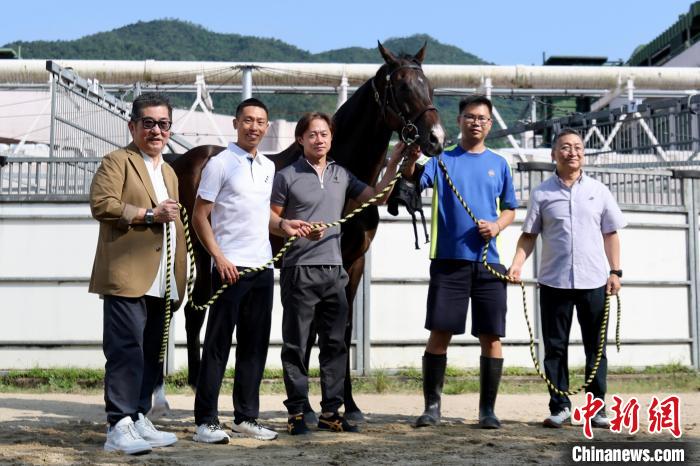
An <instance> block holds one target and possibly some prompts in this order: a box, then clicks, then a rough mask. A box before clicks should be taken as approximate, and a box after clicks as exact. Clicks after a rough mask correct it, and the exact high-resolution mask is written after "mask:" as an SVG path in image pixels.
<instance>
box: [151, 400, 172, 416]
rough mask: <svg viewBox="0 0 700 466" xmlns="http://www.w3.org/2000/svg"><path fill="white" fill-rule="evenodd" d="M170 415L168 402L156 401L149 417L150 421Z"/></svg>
mask: <svg viewBox="0 0 700 466" xmlns="http://www.w3.org/2000/svg"><path fill="white" fill-rule="evenodd" d="M168 414H170V405H169V404H168V402H167V401H166V400H154V402H153V406H152V407H151V410H150V411H148V414H147V416H148V417H149V418H150V419H159V418H161V417H164V416H167V415H168Z"/></svg>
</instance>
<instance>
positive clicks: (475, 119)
mask: <svg viewBox="0 0 700 466" xmlns="http://www.w3.org/2000/svg"><path fill="white" fill-rule="evenodd" d="M462 118H463V119H464V122H465V123H466V124H468V125H471V124H472V123H477V124H478V125H479V126H484V125H485V124H486V123H488V122H489V121H491V118H489V117H485V116H483V115H470V114H467V115H462Z"/></svg>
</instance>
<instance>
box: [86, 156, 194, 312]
mask: <svg viewBox="0 0 700 466" xmlns="http://www.w3.org/2000/svg"><path fill="white" fill-rule="evenodd" d="M163 179H164V180H165V186H166V188H167V190H168V195H169V196H170V198H171V199H175V200H178V190H177V177H176V176H175V172H174V171H173V169H172V167H171V166H170V165H168V164H167V163H165V164H163ZM156 205H158V203H157V198H156V194H155V190H154V189H153V184H152V183H151V178H150V176H149V175H148V171H147V169H146V165H145V163H144V160H143V157H142V156H141V152H140V151H139V149H138V147H136V145H135V144H134V143H133V142H132V143H131V144H129V146H127V147H125V148H123V149H119V150H116V151H114V152H111V153H109V154H107V155H106V156H105V157H104V158H103V159H102V163H101V164H100V167H99V168H98V169H97V172H96V173H95V176H94V178H93V179H92V185H91V186H90V209H91V211H92V216H93V217H95V219H96V220H98V221H99V222H100V234H99V237H98V240H97V251H96V252H95V262H94V264H93V267H92V277H91V278H90V288H89V291H90V292H91V293H98V294H101V295H115V296H123V297H127V298H137V297H141V296H143V295H144V294H145V293H146V291H148V289H149V288H150V287H151V284H152V283H153V280H154V279H155V277H156V274H157V273H158V267H159V266H160V256H161V252H162V251H161V249H162V248H163V234H164V233H163V224H162V223H155V224H153V225H144V224H136V225H131V221H132V219H133V218H134V217H135V216H136V215H137V214H138V211H139V209H140V208H149V207H150V208H153V207H156ZM175 226H176V231H177V248H176V251H175V264H174V265H175V268H174V273H175V280H176V282H177V293H178V296H180V298H181V299H182V297H183V296H184V293H185V276H186V264H187V259H186V250H187V247H186V244H185V237H184V229H183V225H182V222H181V221H180V219H179V218H178V219H177V221H176V222H175Z"/></svg>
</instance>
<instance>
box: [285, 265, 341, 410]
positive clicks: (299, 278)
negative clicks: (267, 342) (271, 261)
mask: <svg viewBox="0 0 700 466" xmlns="http://www.w3.org/2000/svg"><path fill="white" fill-rule="evenodd" d="M347 283H348V275H347V273H346V272H345V270H344V269H343V267H342V266H340V265H337V266H328V265H325V266H314V265H301V266H294V267H284V268H282V271H281V274H280V287H281V294H282V306H283V307H284V314H283V316H282V340H283V344H282V369H283V371H284V386H285V388H286V389H287V400H286V401H285V402H284V405H285V406H286V407H287V411H288V412H289V414H298V413H301V412H303V410H304V403H305V401H306V399H307V397H308V392H309V368H308V367H306V364H305V362H304V361H305V354H306V344H307V341H308V339H309V333H310V330H311V325H312V323H313V325H314V328H315V329H316V332H317V333H318V347H319V350H320V353H319V356H318V359H319V364H320V366H321V409H322V410H323V411H324V412H335V411H337V410H338V409H339V408H340V407H341V406H342V404H343V387H344V384H345V377H346V368H345V364H346V359H347V352H348V350H347V347H346V346H345V327H346V325H347V320H348V302H347V298H346V296H345V286H346V285H347Z"/></svg>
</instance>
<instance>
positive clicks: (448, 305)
mask: <svg viewBox="0 0 700 466" xmlns="http://www.w3.org/2000/svg"><path fill="white" fill-rule="evenodd" d="M491 112H492V106H491V101H490V100H489V99H487V98H486V97H484V96H479V95H477V96H470V97H467V98H465V99H463V100H462V101H461V102H460V103H459V116H458V117H457V122H458V124H459V127H460V130H461V132H462V136H461V140H460V143H459V145H458V146H456V147H455V148H453V149H451V150H448V151H446V152H444V153H443V154H441V155H440V157H439V158H438V157H433V158H432V159H430V161H429V162H428V163H426V164H425V166H424V167H423V169H422V170H420V168H419V167H416V165H415V164H414V163H413V164H412V163H409V164H407V166H406V168H405V169H404V172H403V173H404V176H406V177H407V178H409V179H410V178H413V179H414V180H417V181H418V180H420V189H421V190H423V189H425V188H433V208H432V238H433V240H432V244H431V251H430V258H431V264H430V286H429V289H428V303H427V313H426V319H425V328H426V329H428V330H430V338H429V339H428V343H427V345H426V348H425V354H424V355H423V395H424V397H425V411H424V412H423V414H422V415H421V416H420V417H418V419H417V421H416V427H424V426H433V425H436V424H438V423H439V422H440V396H441V392H442V387H443V383H444V380H445V367H446V366H447V347H448V346H449V343H450V340H451V339H452V335H460V334H463V333H464V332H465V328H466V320H467V310H468V307H469V303H470V301H471V305H472V327H471V333H472V335H474V336H475V337H477V338H479V343H480V345H481V358H480V374H481V376H480V382H481V390H480V392H481V393H480V398H479V425H480V426H481V427H482V428H484V429H497V428H499V427H500V426H501V424H500V421H499V420H498V417H496V414H495V413H494V405H495V403H496V395H497V393H498V385H499V383H500V380H501V371H502V368H503V355H502V351H501V340H500V338H501V337H503V336H505V326H506V283H505V282H503V281H501V280H500V279H498V278H497V277H495V276H493V275H492V274H491V273H490V272H489V271H488V270H487V269H486V267H485V266H484V265H483V263H482V262H481V254H482V250H483V247H484V244H485V242H486V241H489V249H488V255H487V262H488V263H489V264H490V265H491V266H492V267H493V268H494V269H495V270H497V271H499V272H501V273H502V274H505V272H506V269H505V267H504V266H503V265H501V263H500V259H499V257H498V250H497V249H496V244H495V243H496V242H495V241H491V240H492V239H493V238H495V237H496V236H498V235H499V234H500V233H501V231H503V230H504V229H505V228H506V227H507V226H508V225H510V224H511V223H512V222H513V219H514V218H515V210H514V209H515V208H516V207H517V206H518V202H517V201H516V199H515V190H514V189H513V180H512V177H511V173H510V167H509V165H508V162H507V161H506V160H505V159H504V158H503V157H501V156H500V155H497V154H495V153H494V152H492V151H490V150H489V149H487V148H486V145H485V140H486V136H487V135H488V133H489V131H490V130H491V124H492V121H491ZM438 159H440V160H442V161H443V162H444V164H445V166H446V167H447V172H448V174H449V176H450V178H451V179H452V181H453V183H454V184H455V187H456V188H457V190H458V191H459V192H460V194H461V195H462V198H463V199H464V200H465V201H466V202H467V204H468V205H469V207H470V208H471V209H472V211H473V213H474V215H475V216H476V217H477V218H478V219H479V223H478V224H475V223H474V221H473V220H472V219H471V217H469V215H468V214H467V212H466V211H465V209H464V207H462V205H461V203H460V202H459V200H458V199H457V196H456V195H455V194H454V193H453V192H452V189H451V188H450V187H449V185H448V184H447V183H446V181H445V175H444V173H443V172H442V170H441V168H440V167H439V165H438ZM499 212H500V213H499Z"/></svg>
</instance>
